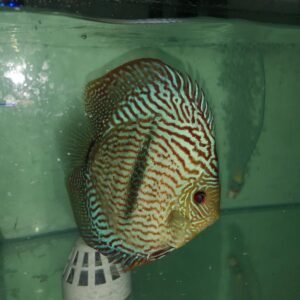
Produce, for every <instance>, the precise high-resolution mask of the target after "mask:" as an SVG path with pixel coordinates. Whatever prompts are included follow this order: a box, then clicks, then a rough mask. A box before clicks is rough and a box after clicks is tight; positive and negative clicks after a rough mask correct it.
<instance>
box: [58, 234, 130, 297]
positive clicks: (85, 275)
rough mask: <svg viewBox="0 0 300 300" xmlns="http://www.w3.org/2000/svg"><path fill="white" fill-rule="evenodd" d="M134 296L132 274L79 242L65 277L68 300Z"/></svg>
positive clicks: (65, 290) (64, 282) (64, 274)
mask: <svg viewBox="0 0 300 300" xmlns="http://www.w3.org/2000/svg"><path fill="white" fill-rule="evenodd" d="M130 292H131V279H130V272H126V273H124V272H122V271H120V266H118V265H116V264H114V263H112V262H110V261H109V259H108V258H107V257H106V256H104V255H102V254H101V253H100V252H98V251H96V250H95V249H93V248H91V247H89V246H87V245H86V244H85V243H84V241H83V240H82V239H81V238H79V239H78V241H77V242H76V245H75V247H74V248H73V250H72V251H71V254H70V256H69V260H68V263H67V265H66V267H65V270H64V273H63V293H64V300H96V299H97V300H99V299H101V300H125V299H127V298H128V297H129V295H130Z"/></svg>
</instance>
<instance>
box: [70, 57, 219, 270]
mask: <svg viewBox="0 0 300 300" xmlns="http://www.w3.org/2000/svg"><path fill="white" fill-rule="evenodd" d="M85 107H86V113H87V116H88V118H89V120H90V123H91V128H92V136H93V138H92V141H90V146H89V148H88V149H87V150H86V151H87V155H86V159H85V161H83V162H82V166H81V167H77V168H76V169H74V170H73V172H72V174H71V175H70V176H69V178H68V190H69V194H70V197H71V200H72V203H73V209H74V214H75V217H76V220H77V223H78V226H79V228H80V231H81V235H82V236H83V238H84V239H85V241H86V242H87V244H88V245H90V246H92V247H94V248H96V249H98V250H99V251H100V252H102V253H103V254H105V255H108V256H110V257H111V258H112V259H114V260H115V261H116V262H120V263H121V264H122V265H123V267H124V269H125V270H129V269H132V268H134V267H135V266H138V265H142V264H145V263H149V262H151V261H153V260H155V259H157V258H160V257H162V256H164V255H165V254H166V253H167V252H169V251H171V250H173V249H176V248H179V247H181V246H183V245H184V244H186V243H187V242H188V241H190V240H191V239H192V238H193V237H194V236H195V235H197V234H198V233H199V232H201V231H202V230H204V229H205V228H206V227H207V226H209V225H210V224H212V223H214V222H215V221H216V219H217V218H218V215H219V180H218V162H217V155H216V146H215V136H214V130H213V117H212V114H211V112H210V110H209V108H208V104H207V101H206V99H205V97H204V93H203V91H202V89H201V88H199V86H198V83H196V82H194V81H193V80H192V79H191V78H190V77H189V76H187V75H184V74H182V73H181V72H179V71H177V70H175V69H174V68H173V67H171V66H169V65H167V64H165V63H163V62H162V61H161V60H158V59H152V58H142V59H138V60H133V61H130V62H128V63H126V64H123V65H121V66H120V67H118V68H116V69H114V70H112V71H110V72H109V73H107V74H106V75H104V76H102V77H100V78H98V79H96V80H93V81H91V82H89V83H88V84H87V87H86V92H85Z"/></svg>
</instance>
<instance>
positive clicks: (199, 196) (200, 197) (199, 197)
mask: <svg viewBox="0 0 300 300" xmlns="http://www.w3.org/2000/svg"><path fill="white" fill-rule="evenodd" d="M205 196H206V194H205V192H204V191H197V192H196V193H195V194H194V202H195V203H196V204H202V203H204V201H205Z"/></svg>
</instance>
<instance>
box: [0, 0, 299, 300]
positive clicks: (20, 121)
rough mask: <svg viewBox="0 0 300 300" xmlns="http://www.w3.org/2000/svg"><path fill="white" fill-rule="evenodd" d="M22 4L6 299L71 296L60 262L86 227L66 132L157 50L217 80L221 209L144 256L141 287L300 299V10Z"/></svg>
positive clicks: (7, 167) (1, 184) (243, 298)
mask: <svg viewBox="0 0 300 300" xmlns="http://www.w3.org/2000/svg"><path fill="white" fill-rule="evenodd" d="M33 2H34V1H33ZM41 2H42V1H41ZM87 2H88V1H87ZM233 2H234V1H233ZM290 2H291V3H292V1H290ZM295 2H297V1H295ZM1 3H4V4H5V5H6V4H7V3H8V2H7V1H3V2H1ZM11 3H17V5H16V7H18V9H17V10H10V9H9V8H8V7H4V8H3V9H2V8H1V7H0V15H1V16H0V74H1V77H0V128H1V133H0V166H1V173H0V234H1V236H0V238H1V240H0V299H1V300H2V299H3V300H13V299H20V300H27V299H35V300H38V299H43V300H62V299H63V298H62V297H63V293H62V274H63V271H64V268H65V265H66V263H67V260H68V257H69V254H70V252H71V249H72V247H73V246H74V244H75V241H76V240H77V238H78V235H79V233H78V230H77V226H76V224H75V221H74V217H73V212H72V207H71V203H70V200H69V196H68V193H67V188H66V168H67V166H68V162H69V160H70V157H69V156H70V155H71V154H72V152H71V151H69V150H68V149H69V148H68V147H69V146H68V143H69V142H70V140H72V136H73V135H76V133H80V132H81V131H82V130H83V129H82V128H83V123H82V120H83V119H82V118H84V89H85V87H86V85H87V83H88V82H89V81H90V80H92V79H95V78H98V77H99V76H102V75H103V74H105V73H106V72H107V71H109V70H111V69H112V68H114V67H117V66H118V65H120V64H121V63H124V62H126V61H128V60H129V59H135V58H141V57H150V56H151V57H156V58H160V59H163V60H166V61H167V62H168V63H170V64H173V65H174V66H176V67H178V68H180V69H181V70H183V71H185V72H187V73H188V74H190V76H191V77H193V78H195V79H197V80H198V81H199V82H200V84H201V86H202V87H203V89H204V90H205V96H206V98H207V101H208V102H209V106H210V108H211V111H212V115H213V118H214V123H215V139H216V149H217V155H218V159H219V175H220V187H221V197H220V199H221V211H220V218H219V220H218V221H217V222H216V223H215V224H213V225H212V226H211V227H209V228H208V229H207V230H205V231H203V232H201V233H200V234H199V235H198V236H197V237H195V238H194V239H193V240H192V241H191V242H189V243H188V244H187V245H186V246H184V247H182V248H180V249H178V250H176V251H173V252H171V253H170V254H168V255H167V256H166V257H165V258H163V259H161V260H157V261H155V262H152V263H151V264H149V265H144V266H141V267H139V268H135V269H134V270H133V271H132V272H131V281H132V291H131V295H130V297H131V298H130V299H137V300H140V299H157V300H162V299H166V298H170V299H189V300H190V299H209V300H260V299H263V300H265V299H273V300H276V299H283V298H286V299H299V298H300V288H299V285H298V280H297V278H299V276H300V260H299V258H298V256H299V251H300V242H299V238H298V236H299V233H298V229H299V228H300V190H299V177H300V139H299V130H300V120H299V110H300V103H299V96H300V91H299V80H300V56H299V52H300V25H299V24H300V23H298V24H297V18H296V17H295V15H296V10H294V11H293V14H294V15H293V16H294V17H293V19H292V18H291V19H290V20H292V22H288V21H287V22H285V20H287V19H289V18H288V17H287V15H288V14H289V13H290V12H289V11H288V12H285V14H284V17H282V15H281V17H282V18H281V19H280V22H276V16H275V15H270V14H267V13H266V12H265V13H266V16H268V17H266V21H268V22H263V21H264V11H261V13H260V14H259V17H258V14H257V17H256V18H254V17H251V18H248V20H246V19H245V18H237V15H236V14H237V13H236V12H235V14H232V17H231V15H230V14H229V13H227V14H226V18H223V17H222V16H224V14H225V13H224V10H221V9H220V10H216V13H215V15H214V14H209V13H206V14H203V15H200V14H197V15H198V16H197V15H196V16H195V15H193V14H192V13H191V12H192V11H193V10H186V11H183V13H182V15H181V14H180V13H178V12H180V7H181V6H176V7H177V8H178V7H179V8H178V10H177V15H175V17H174V15H172V14H171V13H170V14H169V15H167V17H166V18H165V17H164V16H159V15H158V16H156V9H154V10H153V11H154V16H155V17H156V18H155V19H147V14H142V13H141V14H140V15H137V17H136V18H132V19H130V20H129V19H126V18H124V19H120V18H115V19H114V17H115V16H118V15H120V14H121V12H122V9H121V7H120V6H118V5H117V4H115V6H114V7H115V11H114V12H115V15H114V14H112V13H110V12H111V11H110V9H112V8H111V7H108V8H107V10H102V11H103V14H106V15H104V18H99V19H97V18H96V17H95V13H94V15H93V16H91V17H90V18H89V16H88V14H87V13H86V11H85V10H83V11H82V14H81V10H80V9H78V13H77V14H74V13H73V12H71V13H68V11H66V9H65V10H63V11H62V12H61V13H59V14H58V13H57V12H58V10H57V9H56V11H55V9H52V10H51V7H50V8H48V9H46V10H45V7H43V9H40V10H39V7H38V1H37V2H36V3H34V5H33V7H34V9H28V10H26V9H23V8H22V7H20V6H19V5H21V4H24V3H23V2H22V1H20V2H11ZM291 3H290V4H291ZM130 5H131V6H127V7H126V11H127V13H129V12H130V11H131V8H132V7H134V5H133V4H130ZM3 6H4V5H3ZM6 6H7V5H6ZM66 7H68V6H66ZM83 7H84V6H83ZM138 7H139V11H142V8H143V6H138ZM295 7H296V8H298V9H299V4H298V6H295ZM275 8H276V6H275ZM74 11H76V9H74ZM170 12H172V9H170ZM109 14H110V15H109ZM195 14H196V13H195ZM108 15H109V16H110V18H108V19H107V17H108ZM245 15H247V14H245V13H244V14H243V15H242V17H244V16H245ZM254 15H255V14H251V13H249V14H248V15H247V16H254ZM298 15H299V14H298ZM105 17H106V19H105ZM288 23H289V24H288ZM292 23H293V24H292ZM78 116H80V117H78ZM70 149H71V148H70Z"/></svg>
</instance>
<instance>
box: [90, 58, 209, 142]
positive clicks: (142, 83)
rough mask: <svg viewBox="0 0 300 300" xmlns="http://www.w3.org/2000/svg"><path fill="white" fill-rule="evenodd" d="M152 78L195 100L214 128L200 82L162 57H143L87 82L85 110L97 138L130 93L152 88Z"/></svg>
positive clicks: (133, 93)
mask: <svg viewBox="0 0 300 300" xmlns="http://www.w3.org/2000/svg"><path fill="white" fill-rule="evenodd" d="M153 82H156V83H159V84H160V85H162V86H163V85H169V86H172V88H173V89H175V90H176V91H177V92H178V94H180V95H183V96H185V97H186V98H188V99H189V101H191V102H192V103H194V104H196V105H197V107H198V109H199V110H200V111H201V112H202V114H203V117H204V119H205V121H206V123H207V126H208V127H209V129H212V127H213V119H212V114H211V112H210V110H209V108H208V103H207V101H206V99H205V97H204V92H203V90H202V89H201V88H199V86H198V83H197V82H194V81H192V79H191V78H190V77H189V76H188V75H185V74H183V73H181V72H179V71H177V70H175V69H174V68H172V67H171V66H169V65H167V64H164V63H163V62H162V61H161V60H159V59H156V58H141V59H137V60H133V61H130V62H127V63H125V64H123V65H121V66H119V67H117V68H115V69H113V70H112V71H110V72H108V73H107V74H105V75H104V76H102V77H100V78H98V79H95V80H92V81H90V82H89V83H88V84H87V86H86V91H85V105H86V113H87V115H88V117H89V118H90V120H91V124H92V126H91V127H92V128H93V131H94V136H95V138H97V137H99V136H102V135H103V133H104V132H105V130H106V129H107V128H108V126H109V121H110V120H111V117H112V115H113V113H114V112H115V111H116V110H118V108H119V107H120V106H121V105H123V104H124V103H125V102H126V101H128V98H129V97H128V96H129V95H134V96H136V95H137V97H138V96H139V94H140V93H141V92H145V90H146V92H147V93H150V92H152V91H149V83H153ZM144 89H145V90H144ZM166 100H168V99H166ZM170 100H171V99H170ZM141 101H142V100H141ZM158 113H159V112H158Z"/></svg>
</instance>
